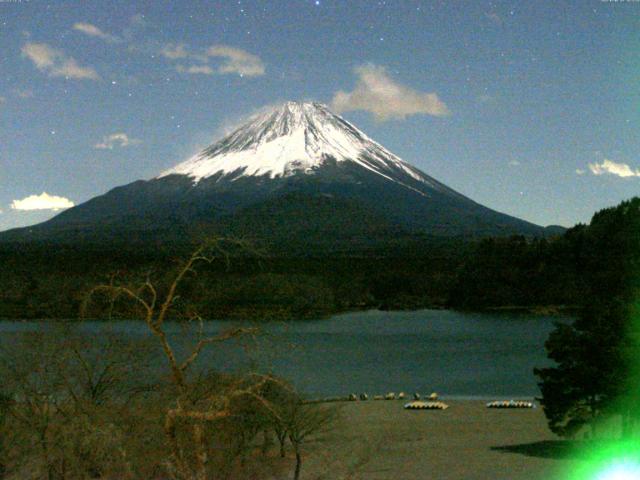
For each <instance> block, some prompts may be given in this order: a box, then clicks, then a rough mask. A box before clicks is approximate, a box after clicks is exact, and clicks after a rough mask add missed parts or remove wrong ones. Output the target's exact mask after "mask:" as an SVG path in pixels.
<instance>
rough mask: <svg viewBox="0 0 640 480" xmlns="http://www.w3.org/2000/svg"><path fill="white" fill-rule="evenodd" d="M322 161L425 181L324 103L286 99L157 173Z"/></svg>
mask: <svg viewBox="0 0 640 480" xmlns="http://www.w3.org/2000/svg"><path fill="white" fill-rule="evenodd" d="M327 160H333V161H335V162H338V163H339V162H345V161H349V162H354V163H356V164H358V165H360V166H361V167H363V168H366V169H367V170H370V171H371V172H374V173H376V174H378V175H381V176H383V177H385V178H387V179H388V180H391V181H394V182H396V183H402V184H403V185H405V183H403V181H402V180H401V179H399V178H396V177H397V175H396V174H397V173H400V172H401V173H402V175H401V176H402V177H404V176H405V175H409V176H410V177H412V178H413V179H414V180H418V181H420V182H424V183H428V184H431V182H430V179H429V178H428V177H426V176H425V175H424V174H422V172H420V171H419V170H417V169H416V168H414V167H412V166H411V165H409V164H408V163H406V162H404V161H402V160H401V159H400V158H398V157H397V156H395V155H393V154H392V153H391V152H389V151H388V150H386V149H385V148H384V147H382V146H381V145H379V144H378V143H376V142H374V141H373V140H371V139H370V138H369V137H367V136H366V135H365V134H364V133H362V132H361V131H360V130H358V129H357V128H356V127H354V126H353V125H352V124H350V123H349V122H347V121H346V120H344V119H343V118H342V117H340V116H338V115H335V114H334V113H332V112H331V111H329V109H328V108H327V107H326V106H325V105H322V104H320V103H312V102H287V103H285V104H283V105H280V106H278V107H276V108H275V109H273V110H271V111H268V112H267V113H263V114H259V115H256V116H254V117H252V118H251V119H250V120H249V122H247V123H246V124H245V125H243V126H241V127H240V128H238V129H236V130H235V131H234V132H232V133H231V134H229V135H228V136H226V137H224V138H223V139H222V140H220V141H218V142H216V143H214V144H213V145H211V146H209V147H207V148H206V149H204V150H203V151H202V152H200V153H198V154H197V155H195V156H194V157H192V158H190V159H188V160H186V161H185V162H182V163H180V164H178V165H176V166H175V167H173V168H171V169H169V170H166V171H164V172H162V174H161V175H160V177H165V176H168V175H172V174H179V175H186V176H189V177H191V178H192V179H193V180H194V181H195V182H199V181H200V180H202V179H205V178H208V177H212V176H214V175H220V178H225V177H226V178H228V179H230V180H235V179H238V178H240V177H244V176H268V177H269V178H275V177H287V176H290V175H294V174H313V173H314V171H315V170H316V169H318V168H320V167H322V165H323V164H324V162H325V161H327ZM435 183H437V182H435ZM405 186H407V187H408V188H412V187H409V186H408V185H405ZM432 186H435V185H432ZM412 189H413V188H412Z"/></svg>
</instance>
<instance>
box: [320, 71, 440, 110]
mask: <svg viewBox="0 0 640 480" xmlns="http://www.w3.org/2000/svg"><path fill="white" fill-rule="evenodd" d="M354 71H355V73H356V75H357V76H358V82H357V83H356V86H355V88H354V89H353V90H352V91H351V92H345V91H343V90H340V91H338V92H336V94H335V95H334V97H333V100H332V101H331V106H332V108H333V109H334V110H335V111H336V112H338V113H341V112H348V111H352V110H364V111H367V112H369V113H371V114H373V115H374V116H375V118H376V119H377V120H380V121H385V120H401V119H404V118H406V117H408V116H412V115H420V114H422V115H432V116H435V117H442V116H446V115H450V114H451V112H450V111H449V108H448V107H447V105H446V104H445V103H444V102H443V101H442V100H440V98H439V97H438V95H437V94H436V93H422V92H418V91H416V90H413V89H411V88H409V87H405V86H404V85H400V84H399V83H397V82H396V81H395V80H393V79H392V78H391V77H390V76H389V75H388V73H387V71H386V69H385V68H384V67H382V66H378V65H373V64H367V65H361V66H359V67H356V68H355V70H354Z"/></svg>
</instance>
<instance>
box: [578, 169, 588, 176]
mask: <svg viewBox="0 0 640 480" xmlns="http://www.w3.org/2000/svg"><path fill="white" fill-rule="evenodd" d="M585 173H586V172H585V171H584V170H583V169H581V168H576V175H584V174H585Z"/></svg>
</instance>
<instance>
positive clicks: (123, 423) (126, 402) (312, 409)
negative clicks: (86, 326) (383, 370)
mask: <svg viewBox="0 0 640 480" xmlns="http://www.w3.org/2000/svg"><path fill="white" fill-rule="evenodd" d="M226 255H227V251H226V247H225V246H224V245H223V244H222V243H220V242H218V241H216V242H213V243H210V244H206V245H203V247H201V248H199V249H198V250H196V251H195V253H194V254H193V255H192V256H191V257H189V258H188V260H186V261H185V263H183V264H181V265H180V266H179V267H178V268H177V269H176V270H175V271H172V272H170V273H168V274H166V275H164V276H160V278H157V277H152V276H151V275H150V276H149V277H147V278H146V279H145V280H144V281H142V282H141V283H138V282H136V281H135V280H134V281H130V282H117V281H115V280H114V281H112V282H110V283H108V284H103V285H98V286H96V287H94V288H93V289H91V291H89V292H88V293H87V296H86V297H85V299H84V301H83V305H82V312H83V314H84V313H89V312H91V313H92V314H100V316H109V315H112V314H117V313H120V314H123V315H127V316H128V317H129V318H137V319H140V321H141V322H143V323H144V325H146V327H147V332H148V335H146V336H144V337H142V338H137V339H136V338H135V337H134V338H133V339H132V338H129V337H124V336H122V335H110V334H109V333H108V332H107V333H105V332H100V333H99V334H97V333H95V334H91V333H90V332H87V331H83V330H82V329H81V327H82V323H81V322H71V323H69V322H67V323H56V324H52V325H51V328H49V329H44V330H43V331H39V332H30V333H22V334H20V333H18V334H16V335H15V336H13V337H6V336H5V337H3V338H2V339H1V346H2V350H1V351H0V378H1V379H2V384H1V389H0V478H8V479H48V480H54V479H55V480H58V479H59V480H62V479H89V478H102V479H140V478H145V479H175V480H205V479H211V478H220V479H231V478H233V479H242V478H245V479H254V478H269V477H274V476H275V477H278V478H281V477H283V476H288V475H289V472H291V471H293V478H294V479H296V480H297V479H298V478H299V477H300V474H301V471H302V466H303V458H304V456H305V449H306V443H307V441H308V440H309V438H310V437H312V436H315V435H317V434H319V433H322V432H323V431H324V430H326V429H327V428H328V427H330V426H331V424H332V422H333V421H334V418H335V410H334V409H329V408H328V407H325V406H322V405H317V404H308V403H306V402H304V401H303V398H302V397H301V395H299V394H298V392H296V391H295V390H294V389H293V387H291V386H290V385H289V384H288V383H287V382H286V381H284V380H283V379H280V378H277V377H275V376H273V375H270V374H268V373H262V372H260V371H259V370H252V371H247V372H241V373H240V372H238V373H236V374H231V373H224V374H223V373H220V370H221V368H220V366H219V365H206V364H203V363H202V362H200V359H201V354H202V353H203V352H204V351H205V350H206V349H210V348H217V347H218V346H220V345H221V344H222V343H224V342H228V341H231V340H240V341H242V340H243V339H246V338H248V337H251V336H253V335H256V334H258V332H257V331H256V330H255V329H254V328H248V327H247V328H244V327H238V328H230V329H228V330H226V331H223V332H220V333H218V334H215V335H212V336H208V335H206V334H205V333H204V332H203V331H202V330H201V329H199V327H200V326H201V323H200V321H199V320H200V317H199V316H198V315H197V314H196V313H195V311H193V310H192V309H191V308H189V305H188V304H186V303H184V302H181V301H180V300H179V299H180V296H181V294H182V293H184V292H183V291H182V289H181V286H182V284H183V282H186V281H187V280H188V279H189V278H190V277H194V276H196V272H197V267H198V266H201V265H203V264H207V263H212V262H213V261H214V260H215V259H216V257H226ZM172 311H173V312H174V314H175V315H177V316H180V317H181V318H183V319H184V320H185V326H186V327H187V328H192V329H193V331H194V332H195V333H196V335H195V340H194V341H193V342H192V343H191V345H189V346H188V347H187V348H186V349H184V348H183V349H182V350H180V349H177V348H176V345H175V344H176V343H178V342H179V339H176V338H170V337H169V336H168V335H167V333H166V332H165V321H166V320H167V319H168V318H169V317H170V316H171V315H170V312H172ZM158 353H160V355H158ZM158 358H161V359H162V360H163V361H164V363H163V364H161V365H158V362H157V360H158ZM152 359H154V360H155V362H154V361H152Z"/></svg>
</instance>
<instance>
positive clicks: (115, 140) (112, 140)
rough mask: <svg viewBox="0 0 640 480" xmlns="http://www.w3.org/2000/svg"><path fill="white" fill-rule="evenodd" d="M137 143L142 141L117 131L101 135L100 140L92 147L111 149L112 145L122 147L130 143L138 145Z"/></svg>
mask: <svg viewBox="0 0 640 480" xmlns="http://www.w3.org/2000/svg"><path fill="white" fill-rule="evenodd" d="M139 143H142V141H141V140H138V139H137V138H129V136H128V135H127V134H126V133H122V132H119V133H112V134H111V135H106V136H104V137H102V142H99V143H96V144H95V145H94V146H93V148H97V149H98V150H113V149H114V147H120V148H124V147H129V146H131V145H138V144H139Z"/></svg>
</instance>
